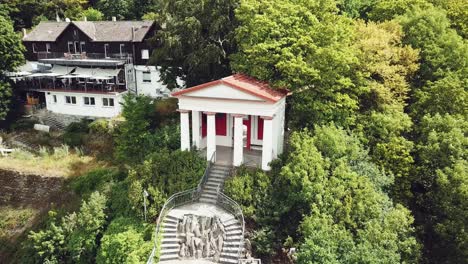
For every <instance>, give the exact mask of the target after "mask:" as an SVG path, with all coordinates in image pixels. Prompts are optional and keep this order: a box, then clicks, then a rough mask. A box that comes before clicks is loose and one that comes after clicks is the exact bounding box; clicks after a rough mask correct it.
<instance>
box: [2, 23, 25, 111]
mask: <svg viewBox="0 0 468 264" xmlns="http://www.w3.org/2000/svg"><path fill="white" fill-rule="evenodd" d="M24 51H25V48H24V46H23V44H22V43H21V37H20V36H19V35H18V34H16V33H15V32H14V30H13V25H12V24H11V22H10V21H9V20H8V19H7V18H5V17H3V16H0V58H1V60H0V120H4V119H5V117H6V115H7V113H8V110H9V106H10V99H11V95H12V91H11V85H10V80H9V79H8V77H7V76H6V73H7V72H14V71H16V70H17V67H19V66H20V65H22V64H23V63H24V56H23V52H24Z"/></svg>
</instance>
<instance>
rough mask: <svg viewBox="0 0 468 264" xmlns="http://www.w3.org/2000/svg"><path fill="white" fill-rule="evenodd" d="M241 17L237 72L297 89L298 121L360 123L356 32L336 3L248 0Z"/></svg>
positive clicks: (298, 123)
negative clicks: (355, 81)
mask: <svg viewBox="0 0 468 264" xmlns="http://www.w3.org/2000/svg"><path fill="white" fill-rule="evenodd" d="M285 14H288V15H287V16H285ZM236 16H237V19H238V20H239V23H240V26H239V27H238V28H237V30H236V39H237V42H238V48H239V52H238V53H236V54H234V55H233V56H232V67H233V69H234V71H237V72H244V73H247V74H249V75H251V76H254V77H256V78H258V79H260V80H266V81H269V82H270V83H271V84H272V85H274V86H276V87H285V88H289V89H290V90H292V92H293V95H292V97H291V102H290V105H291V112H292V113H291V114H290V117H291V119H292V120H291V121H292V123H293V125H296V126H298V127H303V126H309V127H313V124H317V123H318V124H322V123H327V122H330V121H335V122H337V123H339V124H342V125H344V126H347V125H349V124H353V123H354V122H355V120H356V116H355V112H356V110H357V109H358V108H359V105H358V96H359V95H360V94H361V93H362V92H363V91H360V90H359V88H358V87H356V86H355V85H353V83H352V79H351V74H352V72H353V70H354V68H355V67H356V64H357V58H356V54H355V50H354V49H353V48H352V39H353V33H354V30H353V27H352V23H351V20H350V19H347V18H345V17H342V16H339V15H337V8H336V6H335V3H334V1H302V0H292V1H267V0H265V1H253V0H245V1H242V2H241V5H240V7H239V8H238V9H237V10H236Z"/></svg>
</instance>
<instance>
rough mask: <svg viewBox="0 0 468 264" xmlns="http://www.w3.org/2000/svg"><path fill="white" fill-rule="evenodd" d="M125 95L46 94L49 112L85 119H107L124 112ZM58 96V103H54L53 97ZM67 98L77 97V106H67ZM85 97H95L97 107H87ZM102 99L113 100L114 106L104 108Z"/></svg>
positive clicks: (50, 92) (51, 92) (53, 92)
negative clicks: (122, 104) (122, 103)
mask: <svg viewBox="0 0 468 264" xmlns="http://www.w3.org/2000/svg"><path fill="white" fill-rule="evenodd" d="M124 94H125V93H107V94H95V93H76V92H75V93H73V92H55V91H49V92H45V97H46V104H47V110H49V111H51V112H54V113H57V114H65V115H76V116H83V117H106V118H112V117H115V116H117V115H119V114H120V112H121V111H122V106H121V104H120V103H121V102H123V98H122V97H123V95H124ZM54 95H56V96H57V103H54V101H53V96H54ZM65 96H75V97H76V104H67V103H66V101H65ZM83 97H94V99H95V102H96V105H92V106H91V105H85V104H84V98H83ZM102 98H113V99H114V106H113V107H112V106H103V102H102Z"/></svg>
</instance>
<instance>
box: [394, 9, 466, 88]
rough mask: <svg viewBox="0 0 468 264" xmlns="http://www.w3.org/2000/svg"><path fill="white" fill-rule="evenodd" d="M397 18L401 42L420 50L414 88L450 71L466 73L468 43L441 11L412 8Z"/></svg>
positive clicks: (464, 74)
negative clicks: (399, 25)
mask: <svg viewBox="0 0 468 264" xmlns="http://www.w3.org/2000/svg"><path fill="white" fill-rule="evenodd" d="M398 20H399V22H400V24H401V25H402V26H403V31H404V33H405V37H404V39H403V40H404V43H405V44H409V45H411V46H412V47H413V48H417V49H419V50H420V63H421V66H420V70H419V72H418V74H417V80H416V81H417V82H416V86H417V87H420V86H423V85H424V84H425V82H427V81H435V80H437V79H438V78H441V77H444V76H446V75H447V74H448V73H450V72H455V73H457V74H462V75H463V76H466V75H467V71H468V69H467V68H468V67H467V64H466V63H467V61H468V44H467V43H466V41H463V39H462V38H461V37H460V36H459V35H458V34H457V33H456V31H455V30H453V29H451V28H450V21H449V20H448V18H447V17H446V15H445V12H444V11H443V10H441V9H439V8H426V9H419V8H416V9H413V10H410V11H408V12H407V13H406V14H405V15H403V16H402V17H400V18H398Z"/></svg>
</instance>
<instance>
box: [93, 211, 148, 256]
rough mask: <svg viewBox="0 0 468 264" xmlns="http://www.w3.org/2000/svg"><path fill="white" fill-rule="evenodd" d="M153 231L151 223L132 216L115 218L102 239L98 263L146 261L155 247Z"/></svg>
mask: <svg viewBox="0 0 468 264" xmlns="http://www.w3.org/2000/svg"><path fill="white" fill-rule="evenodd" d="M151 231H152V228H151V225H149V226H147V227H145V225H144V224H142V223H141V222H138V221H137V220H135V219H132V218H124V217H119V218H116V219H114V220H113V221H112V222H111V223H110V225H109V227H108V228H107V230H106V232H105V233H104V235H103V237H102V239H101V247H100V248H99V251H98V254H97V259H96V263H106V264H107V263H109V264H111V263H143V262H145V261H146V260H147V257H148V256H149V254H150V252H151V249H152V247H153V243H152V241H151Z"/></svg>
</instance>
